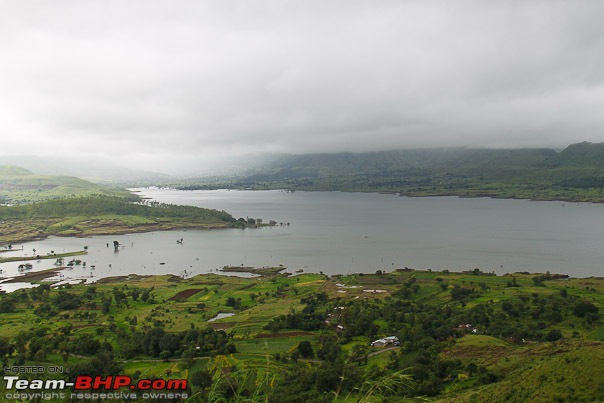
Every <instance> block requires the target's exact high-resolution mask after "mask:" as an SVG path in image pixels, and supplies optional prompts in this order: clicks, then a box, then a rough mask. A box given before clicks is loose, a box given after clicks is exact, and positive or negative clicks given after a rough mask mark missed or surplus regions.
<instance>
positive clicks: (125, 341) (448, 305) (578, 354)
mask: <svg viewBox="0 0 604 403" xmlns="http://www.w3.org/2000/svg"><path fill="white" fill-rule="evenodd" d="M82 259H84V260H85V259H86V257H85V255H84V256H82ZM244 269H248V268H244ZM282 270H284V268H282V267H281V268H277V270H271V271H270V272H269V271H266V272H264V273H265V274H264V275H262V276H261V277H257V278H242V277H230V276H220V275H217V274H206V275H198V276H195V277H191V278H187V276H186V275H182V276H135V275H130V276H126V275H125V276H123V277H120V278H113V279H105V280H104V281H101V282H99V283H96V284H91V285H84V284H81V285H67V286H63V287H60V288H58V289H52V288H51V287H50V286H49V285H48V284H45V285H42V286H40V287H37V288H32V289H27V290H20V291H17V292H13V293H11V294H5V295H0V335H1V336H0V358H2V360H3V361H4V362H5V363H9V364H11V365H12V364H14V365H37V366H40V365H41V366H44V367H47V366H60V367H63V368H66V369H69V372H66V373H59V374H55V373H50V372H46V373H43V374H41V376H42V377H50V378H53V377H54V378H56V377H59V378H61V379H68V380H72V381H73V379H74V378H75V377H76V376H77V375H80V374H85V375H91V374H92V375H99V376H107V375H128V376H132V377H133V378H134V379H148V378H152V379H164V380H183V379H186V380H188V385H187V386H186V388H183V389H182V390H176V391H175V392H179V393H181V392H182V393H186V395H187V397H191V395H195V396H196V399H195V398H191V399H189V400H186V398H182V397H183V396H182V395H181V396H180V397H181V399H174V400H173V401H185V400H186V401H192V402H218V401H224V402H228V401H250V402H267V401H268V402H279V403H285V402H290V403H306V402H310V401H315V402H352V401H355V402H357V401H363V402H372V401H381V402H401V401H410V402H411V401H443V402H475V401H479V402H503V401H506V402H518V401H531V402H553V401H568V402H571V401H572V402H576V401H602V399H604V388H603V387H602V385H604V371H603V369H604V367H603V366H602V365H601V360H602V359H604V333H603V331H602V316H601V312H602V309H604V299H603V295H604V280H603V279H601V278H587V279H572V278H567V277H566V276H562V275H549V274H548V273H545V274H528V273H515V274H513V275H505V276H495V275H493V274H491V273H483V272H481V271H480V270H478V269H476V270H473V271H470V272H463V273H456V272H449V271H447V270H444V271H441V272H435V271H434V272H431V271H415V270H411V269H399V270H395V271H393V272H392V273H383V272H381V271H379V272H376V273H375V274H367V273H365V274H362V273H358V274H354V275H347V276H333V277H331V278H329V277H327V276H324V275H320V274H307V273H302V274H300V275H296V276H292V275H286V274H277V273H278V272H279V271H282ZM258 274H261V272H260V271H259V272H258ZM218 314H222V315H220V316H218ZM217 317H219V319H216V318H217ZM385 337H396V338H397V339H398V342H397V343H394V342H390V343H388V342H383V343H381V344H380V343H377V344H376V343H374V345H372V342H373V341H377V339H381V338H385ZM3 386H5V384H3ZM126 390H127V389H126ZM130 390H131V391H133V393H138V394H139V395H138V397H139V399H138V400H134V399H133V400H134V401H144V398H142V396H141V394H142V393H143V391H140V390H137V389H136V388H134V389H130ZM6 392H9V391H8V390H6ZM85 392H90V390H87V391H85ZM164 401H165V400H164Z"/></svg>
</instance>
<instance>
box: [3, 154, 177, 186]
mask: <svg viewBox="0 0 604 403" xmlns="http://www.w3.org/2000/svg"><path fill="white" fill-rule="evenodd" d="M0 165H14V166H19V167H22V168H25V169H27V170H29V171H31V172H33V173H36V174H39V175H51V176H75V177H78V178H81V179H85V180H89V181H91V182H95V183H103V184H106V185H111V184H116V185H121V184H125V183H136V182H145V183H146V182H150V183H153V182H157V183H165V182H167V181H169V180H173V179H174V177H172V176H170V175H167V174H164V173H160V172H152V171H147V170H144V169H131V168H127V167H124V166H120V165H115V164H114V163H110V162H106V161H103V160H101V159H91V158H82V157H78V156H57V157H43V156H35V155H14V156H7V155H2V156H0Z"/></svg>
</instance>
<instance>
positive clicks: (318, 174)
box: [175, 143, 604, 202]
mask: <svg viewBox="0 0 604 403" xmlns="http://www.w3.org/2000/svg"><path fill="white" fill-rule="evenodd" d="M175 187H177V188H180V189H208V188H216V187H231V188H249V189H278V188H281V189H291V190H326V191H329V190H341V191H364V192H393V193H400V194H401V195H405V196H448V195H454V196H461V197H499V198H524V199H534V200H569V201H590V202H602V201H604V191H603V188H604V143H600V144H594V143H579V144H573V145H570V146H568V147H567V148H566V149H564V150H562V151H560V152H558V151H556V150H553V149H462V148H451V149H424V150H399V151H382V152H372V153H360V154H353V153H339V154H306V155H287V156H281V157H279V158H276V159H274V160H273V161H271V162H269V163H266V164H263V165H261V166H258V167H256V168H254V169H251V170H249V171H248V172H247V173H245V174H242V175H240V176H237V177H233V178H229V179H222V180H221V179H216V178H215V179H213V180H203V179H190V180H188V181H182V182H181V183H178V184H176V185H175Z"/></svg>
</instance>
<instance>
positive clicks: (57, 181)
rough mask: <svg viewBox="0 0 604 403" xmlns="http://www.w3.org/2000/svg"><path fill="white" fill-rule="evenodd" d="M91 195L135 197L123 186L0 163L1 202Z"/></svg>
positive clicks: (15, 202) (27, 201)
mask: <svg viewBox="0 0 604 403" xmlns="http://www.w3.org/2000/svg"><path fill="white" fill-rule="evenodd" d="M93 194H97V195H107V196H118V197H125V198H129V199H131V200H135V199H136V196H134V195H132V193H130V192H128V191H126V190H124V189H117V188H110V187H106V186H102V185H97V184H95V183H92V182H88V181H85V180H83V179H79V178H76V177H73V176H46V175H36V174H34V173H32V172H31V171H28V170H26V169H23V168H20V167H17V166H12V165H2V166H0V203H4V204H6V203H8V204H27V203H31V202H36V201H41V200H49V199H58V198H64V197H72V196H90V195H93Z"/></svg>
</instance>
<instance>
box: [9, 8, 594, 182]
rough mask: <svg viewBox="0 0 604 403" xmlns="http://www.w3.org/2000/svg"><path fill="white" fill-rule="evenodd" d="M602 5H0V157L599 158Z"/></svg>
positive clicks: (173, 160) (178, 160) (179, 163)
mask: <svg viewBox="0 0 604 403" xmlns="http://www.w3.org/2000/svg"><path fill="white" fill-rule="evenodd" d="M602 15H604V3H602V2H600V1H591V2H590V1H582V2H579V3H577V2H571V1H543V2H539V1H534V2H533V1H531V2H525V1H507V2H506V1H504V2H485V1H460V2H448V1H388V0H378V1H360V0H359V1H357V0H348V1H338V0H335V1H327V2H326V1H314V0H310V1H309V0H305V1H253V2H250V1H235V0H232V1H187V0H183V1H178V2H174V1H158V0H145V1H142V0H141V1H128V2H124V1H111V0H108V1H107V0H105V1H87V0H81V1H77V2H73V1H62V0H54V1H52V2H38V1H33V0H31V1H29V0H25V1H22V0H13V1H7V2H4V3H3V12H2V14H1V15H0V54H1V59H0V108H1V110H2V111H3V112H2V114H0V128H1V130H2V146H1V148H0V154H32V153H40V154H47V155H48V154H60V155H69V154H79V155H84V156H86V155H89V156H91V157H92V156H112V158H119V159H121V160H122V161H126V162H128V163H129V164H131V165H133V164H145V165H151V166H153V167H155V168H156V169H157V170H164V171H172V172H176V171H178V170H179V169H183V170H184V169H185V168H186V167H189V166H191V165H192V164H198V163H199V164H201V163H202V162H204V161H206V162H208V161H213V160H214V159H215V158H216V157H218V156H221V157H225V156H226V157H230V156H236V155H243V154H248V153H258V152H266V151H269V152H294V153H300V152H327V151H365V150H381V149H392V148H406V147H431V146H484V147H502V146H503V147H521V146H551V147H560V146H565V145H567V144H570V143H572V142H577V141H583V140H587V141H602V135H601V133H603V130H602V129H603V128H604V113H602V112H601V110H602V106H603V105H604V24H602V23H601V16H602Z"/></svg>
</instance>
